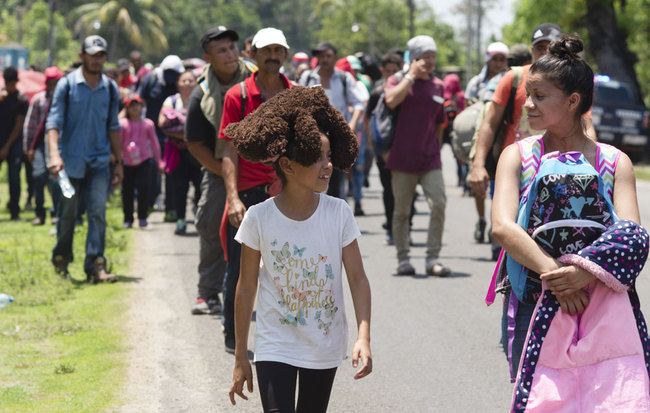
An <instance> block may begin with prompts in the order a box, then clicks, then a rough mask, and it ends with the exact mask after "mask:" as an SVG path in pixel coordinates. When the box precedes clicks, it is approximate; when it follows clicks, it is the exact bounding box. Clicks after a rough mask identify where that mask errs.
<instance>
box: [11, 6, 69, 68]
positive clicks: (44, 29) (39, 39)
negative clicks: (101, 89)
mask: <svg viewBox="0 0 650 413" xmlns="http://www.w3.org/2000/svg"><path fill="white" fill-rule="evenodd" d="M0 19H2V20H4V21H5V23H4V24H3V25H2V26H1V28H0V34H4V35H5V36H7V37H8V38H9V39H10V40H13V41H15V39H13V38H12V36H13V35H14V34H15V33H16V25H17V22H16V21H15V19H12V18H10V16H9V14H8V13H7V11H3V12H2V14H1V15H0ZM53 23H54V34H55V35H54V47H53V50H54V53H53V61H52V63H53V64H55V65H57V66H60V67H67V66H69V65H70V64H71V63H72V62H73V61H74V60H75V58H76V57H77V53H78V52H79V43H78V42H76V41H75V40H73V38H72V34H71V32H70V30H69V29H68V28H67V26H66V23H65V19H64V18H63V16H62V15H61V14H59V13H54V16H53ZM22 24H23V42H22V44H23V46H25V47H27V48H28V49H29V50H30V54H29V60H30V64H31V65H35V66H36V67H39V68H44V67H46V65H47V64H48V55H49V52H48V41H49V31H50V24H49V10H48V6H47V3H46V2H45V1H36V2H35V3H34V4H33V5H32V7H31V8H30V9H29V10H28V11H27V12H25V14H24V15H23V21H22Z"/></svg>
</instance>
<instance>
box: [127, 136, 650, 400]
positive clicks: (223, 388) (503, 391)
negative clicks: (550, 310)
mask: <svg viewBox="0 0 650 413" xmlns="http://www.w3.org/2000/svg"><path fill="white" fill-rule="evenodd" d="M443 162H444V165H445V167H444V174H445V179H446V182H447V197H448V205H447V218H446V227H445V233H444V247H443V250H442V253H441V260H442V261H443V262H444V263H445V264H446V265H448V266H450V267H451V268H452V269H453V270H454V274H453V275H452V276H451V277H449V278H445V279H441V278H434V277H427V276H425V275H424V243H425V239H426V229H425V228H426V225H427V214H426V212H427V209H428V208H427V205H426V203H425V202H424V201H423V200H422V199H420V200H418V202H417V204H416V208H417V210H418V214H417V215H416V216H415V221H414V230H413V233H412V237H413V241H414V242H415V247H414V248H413V249H412V262H413V264H414V265H415V266H416V269H417V270H418V271H419V274H418V275H416V276H413V277H400V276H396V275H395V274H394V270H395V268H396V264H397V263H396V258H395V251H394V247H389V246H385V245H383V241H384V231H383V230H382V228H381V224H382V222H383V221H384V219H383V213H382V211H383V208H382V205H381V191H380V185H379V182H378V178H377V176H376V170H374V169H373V175H372V177H371V178H372V179H371V187H370V188H369V189H366V190H365V191H364V203H363V207H364V209H365V211H366V216H364V217H360V218H359V219H358V223H359V227H360V228H361V231H362V233H363V236H362V237H361V239H360V241H359V242H360V246H361V251H362V254H363V258H364V264H365V268H366V272H367V274H368V277H369V279H370V283H371V287H372V298H373V312H372V350H373V356H374V372H373V373H372V375H370V376H369V377H367V378H365V379H363V380H360V381H354V380H353V379H352V376H353V373H354V372H353V369H352V367H351V365H350V361H349V360H346V361H345V362H344V364H343V365H342V366H341V367H340V368H339V371H338V373H337V377H336V380H335V383H334V389H333V392H332V398H331V402H330V409H329V411H331V412H395V411H403V412H409V413H410V412H443V413H446V412H486V413H489V412H504V411H507V409H508V406H509V400H510V392H511V384H510V383H509V377H508V372H507V364H506V361H505V357H504V355H503V353H502V352H501V350H500V347H499V319H500V310H501V308H500V305H499V303H498V302H497V303H496V304H495V305H493V306H492V307H490V308H488V307H486V306H485V304H484V302H483V297H484V295H485V291H486V287H487V285H488V283H489V280H490V277H491V275H492V271H493V268H494V263H493V262H491V261H489V259H488V258H489V256H490V248H489V246H488V245H478V244H475V243H474V242H473V239H472V232H473V227H474V222H475V220H476V213H475V211H474V207H473V199H471V198H465V197H462V196H461V194H460V190H459V189H458V188H457V187H455V186H454V184H455V182H456V178H455V166H454V161H453V158H452V156H451V151H450V150H449V148H448V146H446V147H445V148H444V157H443ZM639 192H640V193H639V198H640V205H641V210H642V218H643V220H644V222H646V223H648V222H650V210H649V208H648V207H649V206H650V184H648V183H641V184H639ZM420 198H422V197H420ZM152 218H153V219H152V221H153V222H152V224H151V225H150V227H149V228H148V229H147V230H146V231H138V232H137V235H136V253H135V257H134V262H133V275H132V277H133V281H134V288H133V295H132V298H131V303H132V307H131V309H130V310H129V328H130V331H131V338H130V345H131V346H132V351H131V352H130V356H129V363H130V366H131V368H130V370H129V379H128V384H127V387H126V397H127V399H128V400H129V402H128V404H127V405H125V406H123V407H122V408H121V411H123V412H199V411H200V412H260V411H261V406H260V402H259V395H258V394H257V392H255V393H254V394H252V395H251V398H250V400H249V401H239V402H238V405H237V406H236V407H232V406H231V405H230V402H229V401H228V396H227V391H228V388H229V386H230V380H231V374H232V364H233V357H232V356H231V355H229V354H227V353H225V352H224V350H223V336H222V334H221V328H220V326H221V325H220V320H219V319H218V318H216V317H212V316H192V315H190V311H189V309H190V307H191V305H192V303H193V301H194V298H195V293H196V283H197V274H196V266H197V262H198V257H197V253H198V238H197V237H196V236H195V235H196V234H191V233H190V234H188V236H186V237H178V236H174V235H173V234H172V233H173V225H172V224H164V223H162V222H159V221H158V222H157V221H156V220H160V219H161V217H160V214H157V215H154V216H153V217H152ZM189 228H190V230H193V226H191V225H190V226H189ZM649 276H650V274H649V271H648V270H646V271H644V274H643V276H642V277H641V279H640V281H639V290H640V293H641V300H642V303H645V306H646V308H649V306H650V280H648V278H649ZM346 301H347V302H346V306H347V315H348V318H349V321H350V322H349V324H350V326H351V327H353V326H355V325H356V324H355V321H354V312H353V307H352V303H351V300H350V297H349V293H348V294H347V298H346ZM350 337H351V338H354V337H356V333H355V331H353V329H351V331H350ZM350 344H351V343H350ZM251 348H252V343H251Z"/></svg>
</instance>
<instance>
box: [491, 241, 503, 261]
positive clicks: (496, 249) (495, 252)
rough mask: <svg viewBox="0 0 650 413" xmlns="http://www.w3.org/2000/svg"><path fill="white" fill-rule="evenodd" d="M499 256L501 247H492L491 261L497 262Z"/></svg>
mask: <svg viewBox="0 0 650 413" xmlns="http://www.w3.org/2000/svg"><path fill="white" fill-rule="evenodd" d="M499 254H501V247H500V246H498V245H493V246H492V261H498V260H499Z"/></svg>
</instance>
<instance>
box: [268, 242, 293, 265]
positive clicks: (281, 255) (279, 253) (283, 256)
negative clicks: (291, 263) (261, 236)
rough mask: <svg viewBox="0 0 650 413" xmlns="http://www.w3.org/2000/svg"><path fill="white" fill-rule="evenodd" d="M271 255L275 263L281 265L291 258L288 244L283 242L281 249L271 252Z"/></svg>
mask: <svg viewBox="0 0 650 413" xmlns="http://www.w3.org/2000/svg"><path fill="white" fill-rule="evenodd" d="M271 254H273V256H274V257H275V259H276V261H278V262H279V263H282V262H284V261H286V260H287V259H289V257H291V252H290V251H289V243H288V242H285V243H284V245H283V246H282V249H279V250H271Z"/></svg>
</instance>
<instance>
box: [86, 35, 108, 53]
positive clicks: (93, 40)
mask: <svg viewBox="0 0 650 413" xmlns="http://www.w3.org/2000/svg"><path fill="white" fill-rule="evenodd" d="M107 49H108V44H107V43H106V40H104V38H103V37H101V36H97V35H96V34H94V35H92V36H88V37H86V38H85V39H84V41H83V43H81V51H82V52H84V53H86V54H89V55H94V54H97V53H99V52H104V53H106V50H107Z"/></svg>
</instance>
